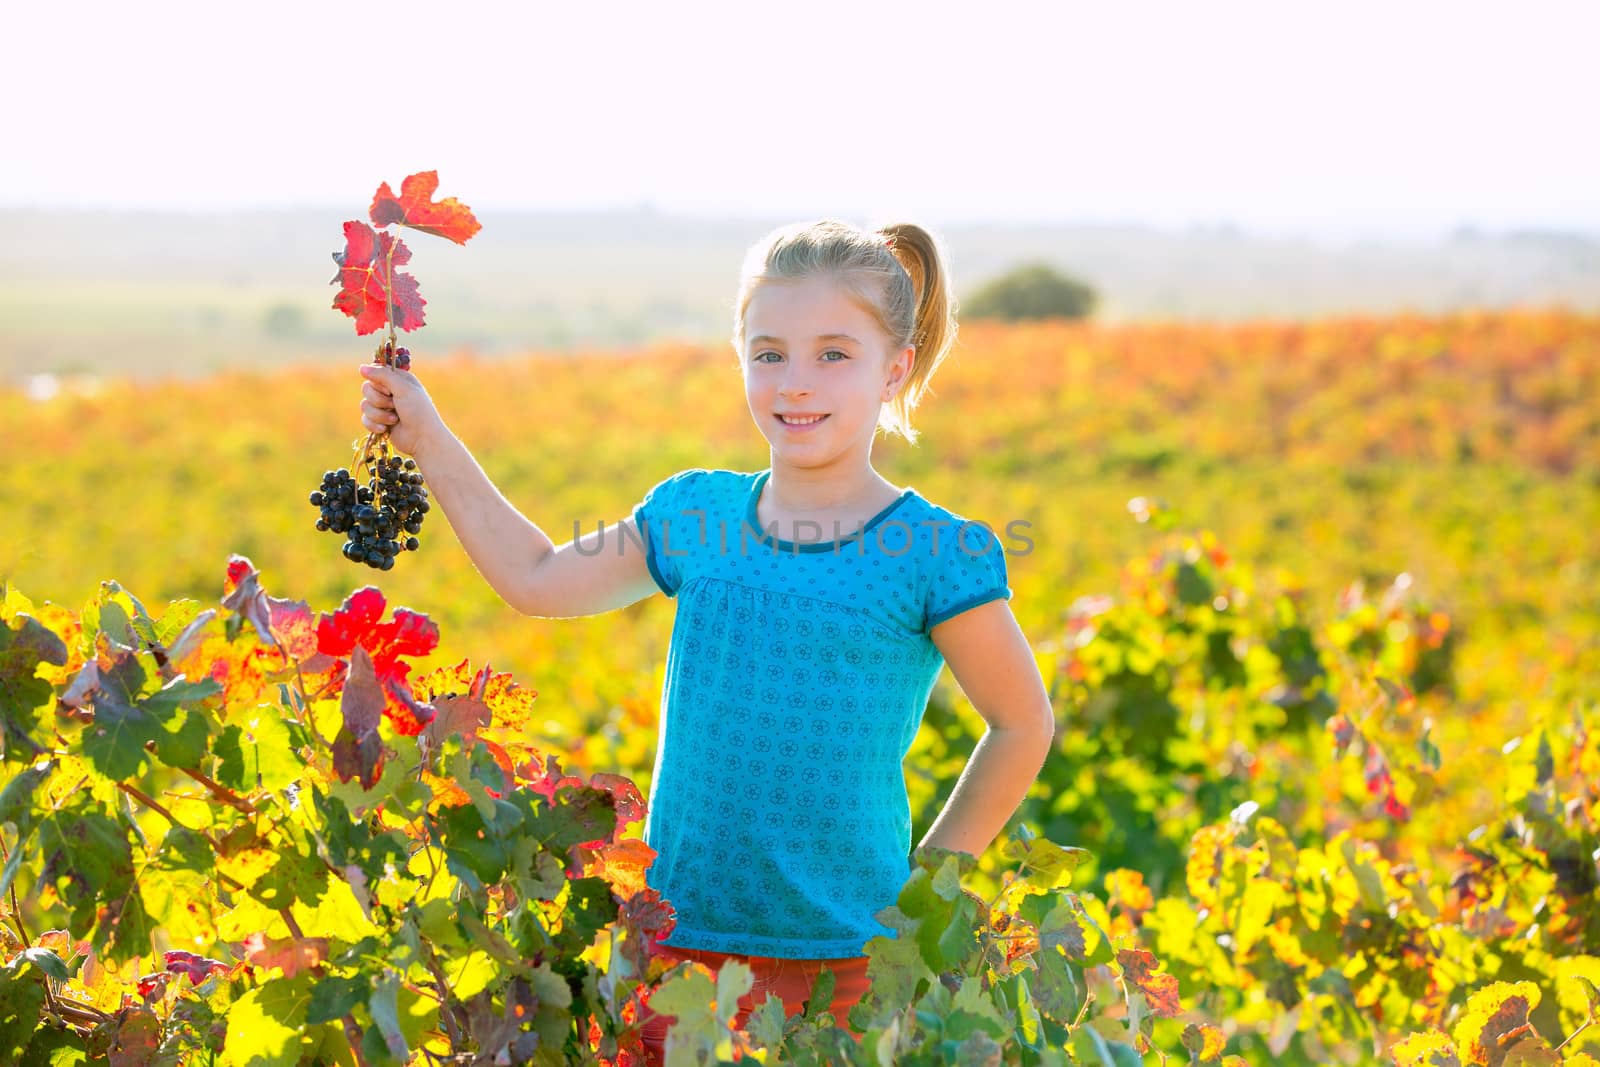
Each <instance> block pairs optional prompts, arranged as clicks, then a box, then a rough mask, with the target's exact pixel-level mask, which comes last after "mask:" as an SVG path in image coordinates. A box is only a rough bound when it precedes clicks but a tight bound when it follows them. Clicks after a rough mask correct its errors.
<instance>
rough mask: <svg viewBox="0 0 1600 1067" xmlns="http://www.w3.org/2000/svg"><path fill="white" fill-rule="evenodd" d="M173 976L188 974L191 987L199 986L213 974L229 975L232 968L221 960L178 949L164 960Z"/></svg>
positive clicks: (167, 954)
mask: <svg viewBox="0 0 1600 1067" xmlns="http://www.w3.org/2000/svg"><path fill="white" fill-rule="evenodd" d="M162 960H163V962H164V963H165V964H166V968H167V971H168V972H169V973H171V974H186V975H188V976H189V984H190V985H199V984H200V983H201V982H203V981H205V980H206V979H207V978H210V977H211V976H212V975H213V974H227V973H228V971H230V970H231V969H232V968H231V967H229V966H228V965H227V964H226V963H223V962H222V961H221V960H213V959H208V958H207V957H205V956H199V955H196V954H195V953H193V952H185V951H183V950H182V949H177V950H175V951H172V952H168V953H166V955H165V956H164V957H163V958H162Z"/></svg>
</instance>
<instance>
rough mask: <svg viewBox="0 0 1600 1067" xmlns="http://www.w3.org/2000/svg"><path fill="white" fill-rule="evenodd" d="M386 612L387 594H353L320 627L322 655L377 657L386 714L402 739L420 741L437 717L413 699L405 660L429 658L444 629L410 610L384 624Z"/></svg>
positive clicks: (375, 664)
mask: <svg viewBox="0 0 1600 1067" xmlns="http://www.w3.org/2000/svg"><path fill="white" fill-rule="evenodd" d="M385 606H386V602H385V600H384V598H383V594H382V593H381V592H379V591H378V589H377V588H376V587H375V586H370V585H369V586H366V587H364V588H362V589H358V590H356V591H355V592H354V593H351V594H350V595H349V596H348V597H346V598H345V601H344V604H343V605H341V606H340V608H339V610H338V611H336V612H334V613H333V614H331V615H329V614H324V615H323V616H322V618H321V620H320V621H319V622H318V624H317V650H318V651H320V652H324V653H326V654H328V655H330V656H348V655H350V654H351V652H352V651H353V650H354V649H355V648H357V647H358V646H359V647H360V648H363V649H365V650H366V652H367V654H368V655H369V656H371V657H372V667H373V671H374V674H375V675H376V677H377V681H378V684H379V685H380V686H381V687H382V690H383V694H384V706H383V713H384V714H385V715H387V716H388V717H389V721H390V722H392V723H393V724H394V728H395V730H396V731H397V732H398V733H400V734H402V735H404V736H406V737H414V736H416V735H417V734H419V733H421V732H422V728H423V727H424V726H426V725H427V724H428V723H429V722H431V721H433V717H434V711H433V708H432V707H430V706H429V705H427V704H419V703H418V702H417V701H416V700H415V698H413V697H412V695H411V687H410V686H409V685H408V684H407V683H406V677H407V676H408V675H409V674H410V673H411V665H410V664H409V663H406V662H404V661H403V660H402V659H401V657H402V656H425V655H427V654H428V653H430V652H432V651H433V650H434V649H435V648H438V647H439V627H438V626H436V625H435V624H434V623H433V621H432V620H430V619H429V618H428V617H427V616H426V615H419V614H418V613H417V612H414V611H411V610H410V609H408V608H396V609H395V611H394V618H393V619H391V620H390V621H389V622H382V621H381V620H382V618H383V612H384V608H385ZM352 667H353V664H352ZM353 674H354V672H353V671H352V675H353ZM345 684H346V685H347V686H348V685H349V684H351V683H350V682H349V681H347V682H346V683H345Z"/></svg>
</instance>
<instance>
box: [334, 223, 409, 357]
mask: <svg viewBox="0 0 1600 1067" xmlns="http://www.w3.org/2000/svg"><path fill="white" fill-rule="evenodd" d="M333 258H334V260H335V261H336V262H337V263H338V264H339V277H338V278H336V279H334V280H335V281H338V282H342V283H343V288H341V289H340V290H339V292H338V294H337V295H335V296H334V298H333V306H334V308H335V309H337V310H339V311H342V312H344V313H345V314H346V315H349V316H350V317H351V318H353V319H355V320H356V334H357V335H365V334H369V333H372V332H373V331H375V330H380V329H382V328H383V327H384V325H385V324H386V323H388V322H389V318H390V305H391V303H392V304H393V315H394V326H395V328H396V329H399V330H415V329H416V328H417V327H419V326H421V325H423V313H422V309H423V307H424V306H425V305H426V304H427V301H426V300H424V299H422V296H421V295H420V293H419V292H418V289H417V279H416V278H415V277H413V276H412V275H410V274H406V273H405V272H403V271H401V270H400V269H399V268H400V267H402V266H404V265H405V264H407V263H409V262H411V250H410V249H409V248H407V247H406V243H405V242H404V241H402V240H400V239H398V238H396V237H394V236H393V235H391V234H387V233H377V232H375V231H374V230H373V229H372V227H370V226H368V225H367V224H366V223H364V222H361V221H359V220H355V221H350V222H346V223H345V224H344V251H343V252H342V253H340V252H335V253H334V256H333Z"/></svg>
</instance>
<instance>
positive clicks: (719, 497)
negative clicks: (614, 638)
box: [361, 220, 1055, 1059]
mask: <svg viewBox="0 0 1600 1067" xmlns="http://www.w3.org/2000/svg"><path fill="white" fill-rule="evenodd" d="M955 332H956V323H955V319H954V315H953V313H952V307H951V300H950V292H949V286H948V281H947V277H946V271H945V268H944V265H943V263H942V260H941V256H940V252H939V249H938V247H937V245H936V243H935V241H934V240H933V238H932V237H931V236H930V235H929V234H928V233H927V232H926V231H925V230H923V229H922V228H920V227H918V226H915V225H911V224H897V225H892V226H887V227H884V228H883V229H881V230H878V231H876V232H868V231H863V230H860V229H857V228H855V227H853V226H849V225H847V224H844V223H840V222H835V221H831V220H824V221H819V222H814V223H810V224H800V225H794V226H788V227H783V228H780V229H778V230H775V231H773V232H772V233H771V234H769V235H768V236H767V237H765V238H764V239H762V240H761V241H760V242H758V243H757V244H756V245H755V246H753V247H752V248H751V250H750V253H749V255H748V256H747V257H746V260H745V264H744V268H743V272H742V277H741V281H740V286H739V292H738V298H737V301H736V303H735V311H734V323H733V337H732V341H733V347H734V351H735V354H736V358H737V361H738V366H739V371H740V376H741V379H742V381H743V384H744V391H745V399H746V402H747V403H748V405H749V409H750V414H751V417H752V418H753V419H754V420H755V424H756V428H757V430H759V431H760V433H761V434H762V436H763V437H765V438H766V440H767V443H768V445H769V454H770V463H769V465H768V467H767V469H765V470H763V471H760V472H755V473H749V472H741V471H732V470H724V469H707V468H694V469H691V470H686V471H682V472H680V473H678V474H675V475H673V476H672V477H670V478H667V479H665V480H664V481H662V482H661V483H659V484H657V485H656V486H654V487H653V488H651V489H650V490H649V491H648V492H647V493H646V494H645V495H644V497H643V499H642V500H641V501H640V503H639V504H638V506H637V507H635V508H634V509H633V513H632V515H631V516H630V517H628V518H626V519H624V520H623V521H622V522H621V523H619V524H618V526H617V527H615V528H614V529H613V531H612V533H611V537H612V538H613V539H614V540H615V539H620V540H618V541H616V543H613V544H610V545H606V544H605V540H606V531H605V527H604V526H601V527H600V529H598V530H597V531H596V532H595V533H593V534H592V535H590V534H585V535H583V536H582V537H580V538H579V539H578V540H577V541H575V542H573V541H569V542H567V543H566V544H563V545H559V546H558V545H555V544H554V543H553V542H552V541H551V539H550V538H549V537H548V536H546V535H545V533H544V532H543V531H542V530H540V529H539V528H538V527H537V526H535V525H533V523H531V522H530V521H528V520H527V519H526V518H524V517H523V516H522V515H521V514H519V513H518V512H517V510H516V509H515V508H514V507H512V505H511V504H510V503H508V502H507V501H506V499H505V498H504V497H503V496H502V495H501V494H500V493H499V491H498V490H496V488H495V487H494V485H493V484H491V483H490V481H489V479H488V477H487V476H485V474H484V473H483V470H482V469H481V468H480V467H479V466H478V464H477V462H476V461H475V460H474V459H473V457H472V456H471V454H470V453H468V451H467V449H466V447H465V446H464V445H463V444H462V443H461V442H460V441H459V440H458V439H457V438H456V437H455V436H454V435H453V434H452V433H451V432H450V430H449V429H448V428H447V427H446V426H445V424H444V422H443V420H442V419H441V417H440V415H439V413H438V411H437V410H436V409H435V407H434V405H433V404H432V402H431V401H430V399H429V397H428V394H427V393H426V391H425V390H424V389H423V387H422V384H421V383H420V382H419V381H418V380H417V378H416V377H415V375H413V374H411V373H410V372H407V371H397V370H394V369H391V368H387V367H383V366H379V365H375V364H366V365H363V366H362V367H361V374H362V376H363V377H364V378H365V379H366V382H365V383H364V384H363V386H362V404H361V415H362V422H363V424H364V425H365V426H366V427H367V428H368V429H369V430H374V431H381V430H388V431H389V435H390V439H391V440H392V441H393V443H394V446H395V447H396V448H398V449H399V450H401V451H402V452H407V453H409V454H411V455H412V456H413V457H414V458H415V459H416V461H417V465H418V466H419V467H420V468H421V469H422V471H423V473H424V475H425V477H426V479H427V482H428V484H429V485H430V486H431V487H432V490H433V499H434V501H435V502H436V503H437V504H438V505H439V507H440V508H441V509H442V510H443V511H444V513H445V516H446V517H447V518H448V520H449V522H450V525H451V527H452V528H453V529H454V531H455V532H456V534H457V536H458V537H459V538H460V540H461V543H462V545H463V546H464V547H465V548H466V550H467V553H468V554H469V555H470V556H471V558H472V561H473V563H474V564H475V565H476V566H477V568H478V570H479V572H480V573H482V574H483V576H484V577H485V578H486V579H487V580H488V581H489V583H490V584H491V585H492V586H493V587H494V589H495V590H496V592H498V593H499V594H500V596H501V597H502V598H504V599H505V601H506V602H507V603H508V604H510V605H512V606H513V607H515V608H517V609H519V610H520V611H522V612H524V613H526V614H529V615H533V616H538V617H543V618H569V617H573V616H582V615H593V614H598V613H600V612H605V611H610V610H613V609H616V608H620V607H624V606H626V605H628V604H632V603H634V602H636V601H638V600H641V599H643V598H644V597H646V596H649V595H650V594H651V593H653V592H654V591H655V590H656V589H660V590H661V592H662V593H664V594H665V595H667V596H669V597H676V598H677V600H678V608H677V613H676V618H675V621H674V624H673V631H672V640H671V644H670V646H669V650H668V654H667V667H666V679H665V683H664V686H663V690H662V701H661V720H660V721H661V725H660V734H659V740H658V746H657V751H656V760H655V769H654V772H653V776H652V779H651V789H650V797H649V804H648V815H647V818H646V822H645V828H644V838H645V841H646V843H648V844H649V845H650V846H651V847H652V848H654V849H655V850H656V853H657V858H656V860H655V863H654V864H653V865H652V866H651V868H650V870H649V873H648V882H649V884H650V885H651V886H652V887H653V888H655V889H657V890H658V891H659V892H660V893H661V894H662V896H663V897H665V898H666V899H667V901H668V902H669V903H671V904H672V905H673V907H674V909H675V910H676V913H677V925H676V926H675V927H674V929H673V931H672V933H671V935H670V936H669V937H668V938H667V939H666V940H665V941H663V942H662V944H661V945H660V946H658V948H657V949H656V951H657V953H658V954H659V955H661V956H664V957H665V958H666V959H667V960H668V961H669V962H676V961H679V960H683V959H695V960H700V961H701V962H703V963H705V964H707V965H708V966H709V967H710V968H711V969H712V970H713V971H716V970H718V969H719V968H720V966H721V965H722V964H723V963H724V962H726V961H727V960H729V959H735V958H737V959H739V960H742V961H744V962H745V963H746V964H747V965H749V966H750V967H751V968H752V970H753V971H754V972H755V975H756V985H755V987H754V989H752V991H751V993H750V994H749V995H747V996H746V997H744V998H742V999H741V1001H740V1005H739V1006H740V1009H741V1010H740V1012H739V1015H738V1019H737V1021H738V1022H739V1023H740V1024H741V1025H742V1024H743V1023H744V1021H745V1019H746V1017H747V1015H748V1012H749V1011H750V1010H751V1009H752V1008H753V1007H754V1006H755V1004H756V1003H758V1002H759V1001H760V1000H763V999H765V998H766V997H767V996H768V995H777V996H779V997H781V998H782V1000H783V1004H784V1007H785V1009H786V1010H787V1011H789V1012H791V1013H792V1012H795V1011H798V1010H799V1009H800V1007H801V1003H802V1001H804V999H805V998H806V997H807V996H808V995H809V994H810V990H811V985H812V982H813V981H815V979H816V977H817V974H818V971H819V970H820V968H821V967H823V966H827V967H828V968H829V969H830V970H832V971H833V972H834V974H835V977H836V979H837V986H836V990H835V994H834V1000H833V1003H832V1011H833V1012H834V1014H835V1016H836V1018H838V1019H839V1020H840V1021H841V1023H842V1022H844V1021H845V1020H846V1018H847V1016H848V1012H849V1009H850V1007H851V1006H852V1005H854V1004H855V1003H856V1002H857V1001H858V1000H859V999H860V998H861V996H862V995H863V994H864V993H865V992H866V988H867V981H866V963H867V957H866V956H865V944H866V942H867V941H868V940H869V939H871V938H872V937H875V936H878V935H885V936H891V937H892V936H894V932H893V931H892V930H890V929H889V928H888V927H886V926H885V925H883V924H882V923H880V922H879V921H878V920H877V919H876V918H875V916H876V914H877V913H878V912H879V911H881V910H882V909H883V908H885V907H887V906H888V905H891V904H893V903H894V902H895V900H896V899H897V897H898V895H899V891H900V889H901V887H902V886H903V884H904V882H905V880H906V878H907V877H908V876H909V874H910V870H911V855H912V850H911V848H910V844H911V812H910V805H909V801H908V799H907V793H906V784H905V778H904V773H903V770H902V765H901V761H902V760H903V759H904V757H905V755H906V752H907V751H908V749H909V748H910V745H911V742H912V738H913V736H914V735H915V733H916V730H917V727H918V725H919V724H920V722H921V719H922V715H923V712H924V710H925V709H926V707H927V702H928V696H929V694H930V692H931V690H932V688H933V684H934V680H935V679H936V677H937V676H938V674H939V671H940V668H941V667H942V666H943V665H944V664H948V665H949V666H950V669H951V672H952V674H953V675H954V676H955V679H956V681H957V683H959V684H960V686H961V688H962V690H963V691H964V692H965V693H966V695H967V697H968V698H969V699H970V700H971V701H972V704H973V706H974V707H975V708H976V709H977V711H978V712H979V713H980V714H981V715H982V716H983V718H984V720H985V721H986V723H987V729H986V731H985V732H984V735H983V737H982V738H981V739H980V740H979V742H978V744H977V746H976V748H975V749H974V750H973V753H972V756H971V758H970V760H969V762H968V764H967V766H966V769H965V770H964V771H963V773H962V775H961V777H960V779H959V781H958V782H957V783H956V786H955V788H954V791H953V793H952V794H951V796H950V799H949V801H948V803H947V804H946V806H945V808H944V810H943V811H942V812H941V813H940V814H939V816H938V818H937V819H936V820H935V821H934V823H933V825H932V826H931V827H930V829H929V831H928V834H927V836H926V837H925V838H924V839H923V841H922V845H935V846H939V847H942V848H947V849H953V850H959V851H962V852H967V853H970V854H972V855H974V856H976V855H980V854H981V853H982V852H983V851H984V850H985V849H986V848H988V846H989V844H990V843H991V842H992V841H993V840H994V838H995V837H996V836H997V835H998V834H999V833H1000V831H1001V830H1002V829H1003V828H1004V826H1005V824H1006V822H1007V821H1008V820H1009V819H1010V817H1011V815H1012V813H1013V812H1014V811H1015V810H1016V808H1017V806H1018V804H1019V803H1021V801H1022V799H1023V797H1024V795H1025V794H1026V793H1027V790H1028V787H1029V786H1030V785H1031V784H1032V783H1033V781H1034V779H1035V778H1036V777H1037V775H1038V772H1039V769H1040V767H1041V766H1042V765H1043V762H1044V759H1045V756H1046V754H1047V753H1048V752H1049V750H1050V746H1051V742H1052V738H1053V735H1054V728H1055V721H1054V717H1053V715H1052V712H1051V709H1050V702H1049V698H1048V695H1047V693H1046V691H1045V687H1044V682H1043V679H1042V678H1041V677H1040V674H1039V669H1038V667H1037V665H1036V663H1035V661H1034V658H1033V654H1032V651H1031V650H1030V648H1029V646H1028V643H1027V640H1026V639H1025V637H1024V636H1023V634H1022V631H1021V629H1020V628H1019V627H1018V625H1017V622H1016V620H1015V618H1014V616H1013V615H1012V613H1011V607H1010V605H1009V604H1008V603H1007V601H1008V600H1009V598H1010V596H1011V590H1010V588H1009V587H1008V586H1007V570H1006V562H1005V554H1004V552H1003V551H1002V550H1001V547H1000V545H999V542H998V539H997V538H996V537H995V536H994V534H993V533H991V532H990V531H989V530H988V529H987V528H986V527H984V526H981V525H978V524H975V523H967V522H966V521H965V520H964V519H963V518H962V517H961V516H960V515H959V514H957V513H955V512H952V511H950V510H947V509H946V508H944V507H941V506H939V505H937V504H935V503H933V502H932V501H929V500H927V499H926V498H924V497H923V496H922V495H921V494H920V493H918V492H917V491H916V490H915V489H914V488H909V487H907V488H901V487H898V486H895V485H893V484H891V483H890V482H888V481H887V480H885V479H884V478H883V477H882V476H881V475H880V474H878V472H877V471H875V470H874V469H873V468H872V464H871V451H872V445H873V442H874V440H875V439H876V436H877V433H878V431H880V430H884V431H887V432H897V433H900V434H901V435H902V436H903V437H905V438H906V439H907V440H908V441H910V442H913V443H914V442H915V441H916V436H917V435H916V432H915V431H914V430H912V428H911V418H910V417H911V412H912V411H913V409H915V407H916V406H917V404H918V402H919V400H920V399H921V397H922V395H923V393H924V391H925V390H926V389H927V387H928V384H929V381H930V379H931V378H932V376H933V372H934V370H935V369H936V368H937V367H938V366H939V364H940V363H941V362H942V360H943V359H944V357H945V355H946V354H947V352H948V351H949V349H950V345H951V343H952V342H953V340H954V337H955ZM684 399H685V402H686V404H692V402H693V398H689V397H686V398H684ZM830 532H831V535H832V536H831V537H829V536H828V533H830ZM602 549H606V550H602ZM669 1022H670V1018H669V1017H663V1016H658V1015H655V1016H653V1015H650V1014H649V1013H648V1012H647V1013H646V1022H645V1026H644V1038H645V1043H646V1047H647V1050H648V1051H649V1053H650V1054H651V1055H652V1056H653V1057H656V1059H659V1057H660V1055H661V1046H662V1039H663V1037H664V1034H665V1031H666V1029H667V1025H668V1023H669Z"/></svg>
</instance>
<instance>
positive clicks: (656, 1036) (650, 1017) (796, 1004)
mask: <svg viewBox="0 0 1600 1067" xmlns="http://www.w3.org/2000/svg"><path fill="white" fill-rule="evenodd" d="M651 953H652V954H653V955H656V956H660V957H661V958H663V959H665V960H666V961H667V963H668V964H669V965H671V964H677V963H679V962H681V961H683V960H699V961H700V962H701V963H703V964H705V965H706V966H707V967H709V968H711V973H712V974H716V973H718V972H719V971H720V970H721V969H722V965H723V963H725V962H727V961H728V960H739V961H741V962H742V963H744V964H745V965H747V966H748V967H749V968H750V969H751V970H752V971H754V972H755V983H754V984H753V985H752V986H751V987H750V992H748V993H746V994H745V995H744V996H742V997H740V998H739V1012H738V1014H737V1015H735V1016H734V1020H733V1022H734V1025H735V1026H737V1027H739V1028H740V1029H743V1028H744V1025H745V1023H746V1021H747V1020H748V1019H749V1017H750V1012H751V1011H753V1010H754V1009H755V1008H756V1007H758V1006H759V1005H760V1004H761V1002H762V1001H764V1000H766V999H767V998H768V997H769V996H774V997H778V998H780V999H782V1001H783V1009H784V1013H785V1014H787V1015H794V1014H796V1013H797V1012H799V1011H800V1010H801V1008H802V1007H803V1005H804V1003H805V1000H806V998H807V997H809V996H810V995H811V987H812V985H813V984H814V983H815V982H816V980H817V975H818V974H819V973H820V972H821V970H822V968H823V966H826V967H827V968H828V970H830V971H832V972H833V975H834V978H835V980H836V984H835V985H834V988H833V1004H832V1006H831V1007H830V1008H829V1009H828V1010H829V1011H831V1012H832V1013H833V1017H834V1019H835V1020H836V1021H837V1022H838V1024H839V1025H840V1026H842V1027H848V1022H847V1016H848V1015H849V1013H850V1009H851V1008H853V1007H854V1006H855V1004H856V1002H857V1001H859V1000H860V999H861V998H862V997H863V996H864V995H865V994H866V992H867V957H865V956H846V957H842V958H839V959H812V960H790V959H782V958H780V957H777V956H742V955H737V954H734V953H728V952H713V951H711V950H709V949H698V948H673V947H672V946H670V945H655V946H653V947H652V949H651ZM640 1018H641V1019H642V1020H643V1032H642V1034H641V1037H642V1038H643V1039H644V1048H645V1062H646V1063H648V1064H650V1065H651V1067H660V1065H661V1064H662V1063H663V1062H664V1061H665V1058H666V1047H665V1046H666V1040H667V1027H668V1026H670V1025H671V1024H672V1023H674V1022H677V1016H675V1015H657V1014H656V1013H655V1012H652V1011H651V1010H650V1008H649V1005H646V1006H645V1008H644V1010H643V1012H642V1013H641V1014H640ZM856 1040H858V1041H859V1040H860V1036H859V1035H858V1036H857V1037H856ZM734 1058H735V1059H738V1058H740V1056H739V1053H738V1050H737V1049H735V1050H734Z"/></svg>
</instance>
